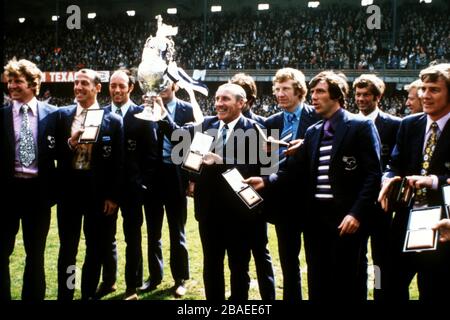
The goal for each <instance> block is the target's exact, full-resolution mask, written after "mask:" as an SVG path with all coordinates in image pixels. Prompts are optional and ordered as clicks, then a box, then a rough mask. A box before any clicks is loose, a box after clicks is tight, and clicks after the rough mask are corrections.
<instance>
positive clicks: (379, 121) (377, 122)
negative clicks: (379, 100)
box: [375, 110, 384, 138]
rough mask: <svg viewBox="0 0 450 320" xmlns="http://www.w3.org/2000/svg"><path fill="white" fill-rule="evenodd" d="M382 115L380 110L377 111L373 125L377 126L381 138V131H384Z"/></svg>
mask: <svg viewBox="0 0 450 320" xmlns="http://www.w3.org/2000/svg"><path fill="white" fill-rule="evenodd" d="M383 118H384V115H383V114H382V112H381V110H380V111H379V113H378V117H377V118H376V119H375V127H376V128H377V131H378V134H379V135H380V138H381V133H382V132H384V131H383V127H384V121H383V120H384V119H383Z"/></svg>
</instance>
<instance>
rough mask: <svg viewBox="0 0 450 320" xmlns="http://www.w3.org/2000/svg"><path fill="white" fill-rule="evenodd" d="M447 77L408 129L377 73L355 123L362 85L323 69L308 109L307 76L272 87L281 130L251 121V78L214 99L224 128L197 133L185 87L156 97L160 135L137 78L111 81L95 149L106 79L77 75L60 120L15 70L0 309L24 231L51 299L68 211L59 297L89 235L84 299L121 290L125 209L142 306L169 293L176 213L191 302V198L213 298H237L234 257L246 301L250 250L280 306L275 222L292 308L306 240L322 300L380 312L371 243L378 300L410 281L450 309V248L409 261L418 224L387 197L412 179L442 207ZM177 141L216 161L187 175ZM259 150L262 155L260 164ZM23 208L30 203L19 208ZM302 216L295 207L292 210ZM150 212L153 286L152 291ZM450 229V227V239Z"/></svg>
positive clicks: (209, 126) (431, 76) (32, 281)
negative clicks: (206, 137) (350, 101)
mask: <svg viewBox="0 0 450 320" xmlns="http://www.w3.org/2000/svg"><path fill="white" fill-rule="evenodd" d="M449 73H450V68H449V65H447V64H441V65H436V66H433V67H429V68H427V69H425V70H423V71H422V72H421V74H420V76H421V81H422V84H421V85H420V90H419V92H420V95H421V96H420V98H421V102H422V104H423V109H424V113H419V114H417V115H413V116H410V117H407V118H405V119H403V120H400V119H398V118H395V117H392V116H389V115H387V114H385V113H384V112H382V111H381V110H380V109H379V107H378V105H379V102H380V99H381V97H382V96H383V93H384V89H385V87H384V83H383V82H382V80H381V79H380V78H378V77H376V76H374V75H361V76H360V77H359V78H357V79H356V80H355V81H354V84H353V89H354V92H355V100H356V103H357V105H358V108H359V110H360V115H354V114H351V113H349V112H348V111H346V110H345V107H346V98H347V95H348V91H349V86H348V84H347V81H346V79H345V77H344V76H343V75H342V74H336V73H334V72H331V71H324V72H321V73H319V74H318V75H316V76H315V77H314V78H313V79H312V80H311V81H310V83H309V88H310V91H311V101H312V106H309V105H307V104H306V103H305V102H304V101H305V97H306V95H307V92H308V88H307V86H306V82H305V77H304V75H303V74H302V73H301V72H300V71H299V70H296V69H292V68H283V69H280V70H278V71H277V73H276V75H275V77H274V79H273V92H274V95H275V96H276V99H277V102H278V105H279V106H280V107H281V108H282V111H281V112H279V113H278V114H275V115H273V116H271V117H269V118H268V119H264V118H261V117H256V116H255V115H254V114H253V113H252V112H251V107H252V104H253V102H254V101H255V98H256V85H255V83H254V81H253V79H251V77H249V76H247V75H243V74H238V75H236V76H235V77H233V78H232V79H231V80H230V82H229V83H226V84H223V85H221V86H220V87H219V88H218V90H217V91H216V93H215V108H216V113H217V114H216V115H215V116H212V117H206V118H205V119H204V120H203V121H201V122H195V120H196V119H195V118H194V116H193V115H194V112H193V109H192V106H191V105H190V104H188V103H185V102H183V101H181V100H178V99H177V98H176V97H175V96H174V91H175V84H172V85H171V86H169V87H168V88H166V89H165V90H164V91H163V92H162V93H161V94H160V95H159V96H158V97H153V98H152V99H153V100H152V103H153V104H154V107H155V108H161V109H163V108H165V109H166V111H167V115H166V116H165V117H164V118H163V119H161V120H160V121H158V122H148V121H143V120H140V119H138V118H136V117H134V115H135V114H137V113H140V112H142V110H143V108H142V107H141V106H136V105H135V104H134V103H133V102H132V101H131V100H130V93H131V91H132V90H133V87H134V79H133V77H132V76H131V75H130V74H129V73H128V71H126V70H118V71H116V72H114V73H113V75H112V76H111V79H110V84H109V89H110V95H111V104H110V105H108V106H107V107H105V108H101V109H102V110H103V117H102V120H101V124H100V127H99V128H100V129H99V132H98V136H97V137H96V143H94V144H84V143H80V136H82V135H83V133H84V128H83V123H84V120H85V117H86V111H87V112H89V111H93V110H99V109H100V106H99V105H98V102H97V99H96V97H97V94H98V93H99V92H100V89H101V84H100V78H99V77H98V75H97V74H96V72H95V71H93V70H89V69H82V70H80V71H78V72H77V73H76V74H75V81H74V93H75V98H76V102H77V103H76V105H73V106H68V107H63V108H60V109H59V110H58V109H56V108H54V107H51V106H48V105H46V104H43V103H41V102H38V101H37V100H36V95H37V93H38V92H39V87H40V79H41V73H40V71H39V69H38V68H37V67H36V66H35V65H34V64H33V63H31V62H29V61H26V60H20V61H16V60H12V61H10V62H9V63H8V65H7V66H6V67H5V74H6V77H7V79H8V90H9V93H10V95H11V98H12V100H13V103H11V104H9V105H7V106H5V107H3V108H1V109H0V121H1V123H2V130H1V132H0V150H2V154H3V155H5V156H2V157H1V158H0V175H1V181H2V184H3V183H5V186H7V188H6V190H7V192H6V197H5V206H4V208H5V210H6V211H5V212H6V213H7V214H5V217H6V219H5V223H3V224H2V225H1V226H0V241H1V243H0V244H1V246H0V259H1V260H0V281H1V282H0V298H1V299H2V300H7V299H10V298H11V295H10V280H9V279H10V277H9V257H10V255H11V253H12V252H13V250H14V241H15V236H16V234H17V232H18V227H19V223H20V221H21V220H22V228H23V235H24V245H25V250H26V254H27V258H26V267H25V274H24V285H23V292H22V298H23V299H34V300H41V299H43V298H44V297H45V272H44V260H43V259H44V258H43V257H44V249H45V241H46V237H47V233H48V230H49V224H50V208H51V206H52V205H53V204H54V203H57V204H58V208H57V217H58V230H59V237H60V252H59V257H58V298H59V299H65V300H71V299H73V294H74V289H75V272H76V268H74V266H75V265H76V263H75V261H76V255H77V250H78V243H79V240H80V233H81V229H82V228H83V231H84V235H85V238H86V256H85V261H84V264H83V272H82V281H81V294H82V299H96V298H101V297H102V296H104V295H106V294H108V293H110V292H112V291H115V290H116V285H115V282H116V273H117V247H116V240H115V233H116V221H117V212H118V209H119V208H120V209H121V212H122V216H123V230H124V235H125V241H126V245H127V246H126V266H125V280H126V287H127V289H126V293H125V299H128V300H130V299H131V300H135V299H137V293H138V289H139V288H140V290H142V291H148V290H153V289H155V288H156V287H157V286H158V284H159V283H160V282H161V280H162V277H163V272H162V270H163V258H162V252H161V227H162V220H163V213H164V209H165V212H166V214H167V218H168V223H169V232H170V242H171V256H170V265H171V271H172V276H173V278H174V281H175V286H174V293H175V295H177V296H183V295H184V294H185V293H186V287H185V280H187V279H188V278H189V263H188V251H187V248H186V238H185V233H184V226H185V223H186V215H187V208H186V190H189V191H188V192H193V196H194V205H195V218H196V219H197V221H198V224H199V232H200V239H201V243H202V249H203V279H204V286H205V295H206V298H207V299H208V300H216V301H220V300H224V299H225V277H224V258H225V254H227V255H228V261H229V263H228V265H229V268H230V285H231V296H230V299H231V300H235V301H239V300H246V299H247V298H248V289H249V285H250V278H249V275H248V270H249V261H250V258H251V254H252V253H253V256H254V258H255V263H256V269H257V273H258V282H259V285H260V293H261V297H262V299H265V300H273V299H275V282H274V275H273V268H272V263H271V256H270V253H269V251H268V250H267V243H268V239H267V223H266V222H267V221H268V222H271V223H273V224H275V229H276V233H277V238H278V249H279V250H278V251H279V256H280V262H281V267H282V273H283V299H285V300H290V301H295V300H300V299H302V293H301V276H300V275H301V272H300V262H299V253H300V247H301V236H302V234H303V237H304V242H305V243H304V246H305V254H306V261H307V264H308V287H309V298H310V299H312V300H325V301H328V300H344V299H346V300H348V299H350V300H353V301H361V300H365V299H366V296H367V287H366V283H367V259H366V253H367V240H368V237H369V236H370V237H371V245H372V255H373V260H374V264H376V265H377V266H378V267H379V270H380V274H381V288H378V290H376V291H375V299H377V300H383V299H385V300H391V299H407V298H408V286H409V282H410V281H411V279H412V277H413V276H414V274H415V273H416V272H419V291H420V297H421V299H424V300H434V299H442V298H443V297H444V298H445V297H448V294H446V291H447V292H448V288H449V286H450V283H449V281H450V280H448V279H449V277H448V265H449V259H450V252H449V246H448V244H442V245H441V244H440V245H439V247H438V250H437V251H435V252H428V253H426V254H424V253H416V254H408V253H406V254H405V253H403V252H402V251H401V248H400V246H401V242H402V240H403V239H404V236H405V229H406V223H407V218H408V211H407V210H406V209H405V210H403V211H398V212H395V215H393V214H392V212H388V213H386V212H384V211H383V210H382V209H385V208H386V200H385V199H386V194H387V190H388V189H389V186H390V185H391V184H392V183H393V181H395V180H396V179H397V180H398V176H402V177H403V176H406V177H407V178H408V181H409V183H410V184H411V185H412V186H414V187H416V188H417V189H422V188H425V189H426V191H425V192H424V194H425V197H421V199H422V202H421V203H420V204H418V203H416V204H415V205H421V206H423V205H430V206H431V205H439V204H442V203H443V199H442V194H441V193H440V191H439V190H440V188H441V187H442V185H443V184H445V183H448V181H447V179H449V177H450V154H449V150H450V148H449V146H448V142H449V141H450V139H449V137H447V136H448V134H449V131H450V130H449V126H450V125H449V121H448V119H449V118H450V74H449ZM192 122H194V123H192ZM255 125H259V126H261V127H262V128H264V129H267V132H268V133H269V135H270V136H272V137H275V138H280V139H282V140H283V141H285V142H288V146H287V147H282V145H278V144H275V143H269V144H266V143H265V142H264V143H263V142H262V141H261V136H260V135H258V134H256V135H252V133H256V131H255ZM175 130H183V131H184V132H188V133H189V136H190V137H191V138H192V137H193V136H194V134H195V132H206V133H210V134H212V135H213V136H214V142H213V150H211V152H209V153H208V154H207V155H206V156H205V157H204V159H203V165H202V170H201V171H200V172H199V173H197V174H192V173H190V174H189V175H187V174H186V172H183V171H182V170H181V168H180V166H179V165H176V164H174V162H173V161H172V159H173V157H172V148H173V146H174V144H175V143H177V142H179V141H172V140H171V138H172V137H174V135H172V133H173V132H174V131H175ZM430 136H432V137H433V139H434V140H433V141H434V143H435V145H434V146H433V147H432V149H433V151H434V153H433V154H432V156H430V155H429V154H428V153H427V157H429V158H427V161H428V162H429V166H428V167H427V170H426V171H423V170H422V171H421V169H423V167H422V164H423V162H424V155H425V151H424V149H426V148H427V147H429V145H428V143H429V142H428V140H429V137H430ZM254 137H256V139H257V140H256V141H257V143H256V144H255V143H254V142H255V140H254V139H253V138H254ZM269 141H270V140H269ZM255 148H258V152H256V153H253V152H252V150H253V149H255ZM260 148H262V149H264V152H267V153H269V154H273V153H275V154H276V155H277V156H276V157H275V159H276V162H275V163H271V164H269V166H270V167H271V168H272V169H273V171H274V173H272V174H271V175H269V176H263V175H262V174H261V173H262V172H263V171H262V168H263V167H264V166H265V165H267V164H264V163H263V162H262V161H261V159H260V158H259V157H256V158H255V157H253V156H254V155H255V154H258V155H259V154H260V153H259V151H260V150H259V149H260ZM242 152H243V153H244V154H242ZM430 157H431V160H430ZM54 160H57V161H56V163H57V166H56V167H55V161H54ZM232 168H236V169H238V171H239V172H240V174H241V175H242V176H243V177H244V179H245V180H244V182H245V183H247V184H249V185H251V186H253V187H254V188H255V189H256V190H260V192H261V194H262V195H263V197H264V202H263V203H262V205H258V206H256V207H249V206H247V205H245V204H244V202H243V201H242V200H241V198H239V197H238V195H237V193H236V192H235V190H233V188H231V186H230V185H229V184H228V183H227V181H226V180H225V179H224V177H223V173H225V172H227V170H229V169H232ZM383 172H385V175H384V177H383V180H382V173H383ZM382 181H383V185H382V188H381V182H382ZM380 188H381V191H380ZM17 195H23V199H24V200H26V201H20V202H17V201H12V199H13V198H14V197H16V196H17ZM377 196H378V198H379V202H380V204H377V202H376V200H377ZM417 199H419V196H417ZM423 199H424V200H423ZM286 203H288V204H289V205H284V204H286ZM292 204H295V205H294V207H296V208H297V209H292V207H293V205H292ZM143 205H144V209H145V216H146V221H147V229H148V239H149V245H148V258H149V259H148V260H149V273H150V278H149V279H148V281H146V282H144V283H142V279H143V278H142V274H143V265H142V249H141V225H142V223H143V212H142V206H143ZM82 220H84V222H83V225H82ZM446 222H447V221H446V220H444V221H443V222H442V223H441V225H439V227H441V229H442V230H443V235H444V236H445V234H446V233H445V230H446V229H445V226H446V224H445V223H446ZM444 238H445V237H444ZM102 267H103V278H102V282H101V284H100V286H99V287H98V283H99V282H100V275H101V272H102Z"/></svg>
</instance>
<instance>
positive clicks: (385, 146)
mask: <svg viewBox="0 0 450 320" xmlns="http://www.w3.org/2000/svg"><path fill="white" fill-rule="evenodd" d="M384 89H385V84H384V82H383V80H381V79H380V78H378V77H377V76H376V75H374V74H362V75H361V76H359V77H358V78H356V79H355V81H354V82H353V90H354V92H355V101H356V105H357V106H358V109H359V114H360V115H362V116H363V117H366V118H368V119H371V120H372V121H373V122H374V123H375V126H376V128H377V131H378V134H379V136H380V141H381V166H382V170H383V171H384V170H385V169H386V166H387V164H388V161H389V159H390V156H391V152H392V150H393V149H394V145H395V140H396V138H397V131H398V127H399V126H400V121H401V119H400V118H398V117H394V116H391V115H389V114H387V113H385V112H383V111H381V110H380V109H379V107H378V104H379V103H380V100H381V98H382V97H383V94H384ZM370 217H371V220H370V221H368V223H367V224H366V228H365V230H363V232H365V233H366V236H367V237H369V236H370V244H371V249H372V251H371V252H372V260H373V265H374V268H375V270H377V271H378V270H379V272H376V273H375V277H376V279H375V282H377V281H381V288H380V287H377V286H375V288H374V300H382V299H384V296H383V293H384V292H383V291H382V290H383V288H384V287H385V285H384V282H385V281H386V280H387V276H385V274H387V272H388V271H387V265H386V262H387V259H388V243H389V239H388V238H389V229H390V225H391V219H392V217H391V215H388V214H386V213H385V212H384V211H383V210H382V209H381V207H380V206H376V205H374V206H373V214H372V215H370ZM366 248H367V246H364V248H363V250H364V252H363V254H362V255H361V258H362V259H363V265H362V272H361V273H362V274H361V275H362V278H361V286H362V290H363V291H364V292H366V291H367V272H366V270H367V257H366V250H365V249H366ZM377 277H380V278H381V279H379V278H377Z"/></svg>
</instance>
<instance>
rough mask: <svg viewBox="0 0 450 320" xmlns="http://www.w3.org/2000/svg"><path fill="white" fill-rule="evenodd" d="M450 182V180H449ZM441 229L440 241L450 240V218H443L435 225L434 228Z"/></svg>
mask: <svg viewBox="0 0 450 320" xmlns="http://www.w3.org/2000/svg"><path fill="white" fill-rule="evenodd" d="M449 180H450V179H449ZM447 182H449V183H450V181H448V180H447ZM438 229H439V233H440V236H439V241H441V242H445V241H450V219H442V220H441V221H439V222H438V223H437V224H436V225H435V226H434V227H433V230H438Z"/></svg>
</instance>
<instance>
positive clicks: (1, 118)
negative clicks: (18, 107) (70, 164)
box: [0, 101, 58, 205]
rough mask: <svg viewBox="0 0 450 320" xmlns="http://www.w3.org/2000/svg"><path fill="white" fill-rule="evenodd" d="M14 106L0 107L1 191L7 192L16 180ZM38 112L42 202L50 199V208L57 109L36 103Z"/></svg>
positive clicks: (39, 102)
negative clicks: (12, 181) (11, 183)
mask: <svg viewBox="0 0 450 320" xmlns="http://www.w3.org/2000/svg"><path fill="white" fill-rule="evenodd" d="M12 106H13V104H12V103H9V104H7V105H5V106H3V108H0V124H1V136H0V154H1V156H0V158H1V160H0V181H1V184H2V185H3V188H2V190H8V185H10V182H11V180H12V179H13V178H14V173H15V171H14V165H15V164H14V162H15V152H16V151H15V141H14V140H15V139H14V126H13V114H12ZM37 108H38V109H37V110H38V119H39V120H38V139H37V160H38V175H39V178H40V179H39V180H40V183H41V185H42V188H40V190H36V191H38V192H40V193H41V197H42V199H46V200H48V204H49V205H53V204H54V200H55V195H54V190H55V189H54V186H55V161H54V151H55V124H56V111H57V110H58V108H57V107H55V106H52V105H49V104H47V103H45V102H41V101H38V102H37Z"/></svg>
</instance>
